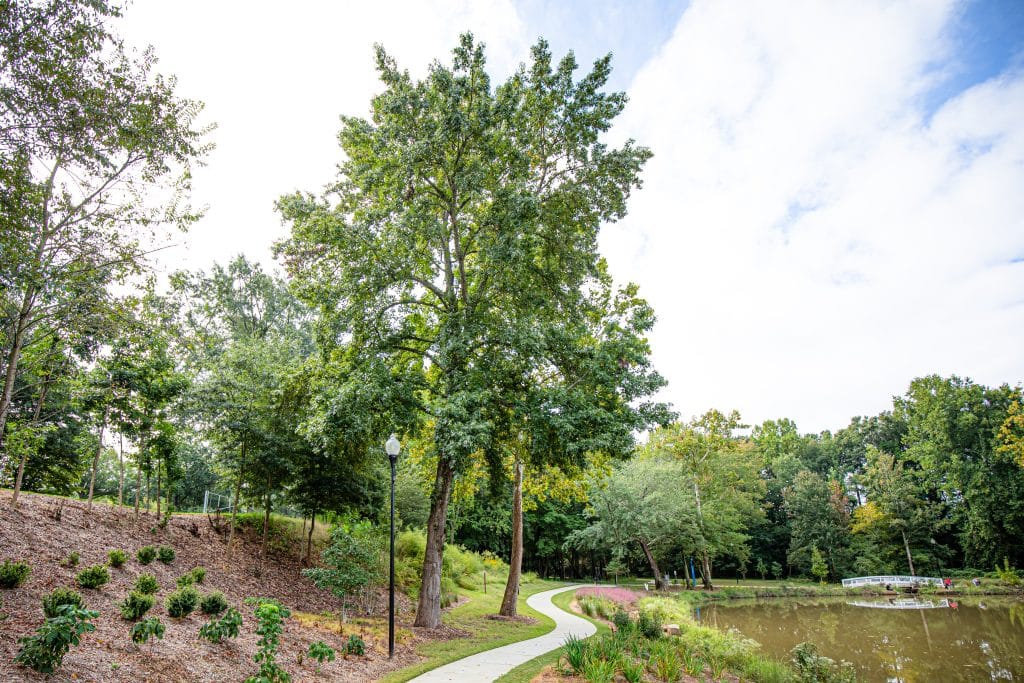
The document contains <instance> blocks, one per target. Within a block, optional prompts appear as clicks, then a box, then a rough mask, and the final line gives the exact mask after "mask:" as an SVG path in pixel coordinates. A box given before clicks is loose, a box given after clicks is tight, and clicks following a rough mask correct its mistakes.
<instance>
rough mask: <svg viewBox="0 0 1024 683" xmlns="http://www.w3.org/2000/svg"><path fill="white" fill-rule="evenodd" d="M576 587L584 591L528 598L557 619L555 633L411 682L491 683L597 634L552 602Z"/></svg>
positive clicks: (480, 655) (453, 664) (560, 590)
mask: <svg viewBox="0 0 1024 683" xmlns="http://www.w3.org/2000/svg"><path fill="white" fill-rule="evenodd" d="M577 588H583V585H582V584H578V585H574V586H563V587H562V588H555V589H553V590H549V591H544V592H543V593H536V594H534V595H531V596H530V597H528V598H527V599H526V604H527V605H529V606H530V607H532V608H533V609H535V610H537V611H538V612H540V613H541V614H543V615H545V616H548V617H551V618H552V619H553V620H554V622H555V630H553V631H549V632H548V633H546V634H544V635H542V636H538V637H536V638H530V639H529V640H521V641H519V642H518V643H512V644H511V645H505V646H503V647H498V648H495V649H493V650H487V651H485V652H479V653H477V654H475V655H470V656H469V657H466V658H465V659H459V660H456V661H454V662H451V663H449V664H445V665H444V666H440V667H438V668H436V669H434V670H433V671H428V672H427V673H425V674H423V675H422V676H417V677H416V678H414V679H412V680H411V681H410V682H409V683H489V682H490V681H493V680H494V679H496V678H498V677H499V676H503V675H504V674H507V673H508V672H509V671H511V670H512V669H514V668H516V667H517V666H519V665H520V664H525V663H526V662H528V661H530V660H531V659H533V658H534V657H539V656H540V655H542V654H544V653H545V652H550V651H552V650H556V649H558V648H560V647H561V646H562V644H563V643H565V639H566V637H568V636H570V635H573V636H576V637H578V638H586V637H587V636H592V635H594V634H595V633H597V627H595V626H594V625H593V624H591V623H590V622H589V621H587V620H586V619H582V618H580V617H578V616H576V615H575V614H569V613H568V612H566V611H564V610H561V609H559V608H558V607H555V605H554V604H553V603H552V602H551V597H552V596H553V595H556V594H558V593H564V592H565V591H570V590H576V589H577Z"/></svg>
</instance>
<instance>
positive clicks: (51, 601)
mask: <svg viewBox="0 0 1024 683" xmlns="http://www.w3.org/2000/svg"><path fill="white" fill-rule="evenodd" d="M61 605H74V606H75V607H78V608H79V609H81V608H82V595H81V594H80V593H79V592H78V591H76V590H74V589H71V588H65V587H63V586H62V587H59V588H54V589H53V590H52V591H50V592H49V593H48V594H47V595H44V596H43V614H45V615H46V616H47V618H51V619H52V618H53V617H55V616H57V612H58V610H57V608H58V607H60V606H61Z"/></svg>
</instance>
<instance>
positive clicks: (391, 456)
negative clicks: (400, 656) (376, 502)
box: [384, 434, 402, 659]
mask: <svg viewBox="0 0 1024 683" xmlns="http://www.w3.org/2000/svg"><path fill="white" fill-rule="evenodd" d="M401 449H402V445H401V444H400V443H398V439H397V438H396V437H395V435H394V434H392V435H391V438H389V439H388V440H387V443H385V444H384V451H385V452H386V453H387V454H388V460H390V461H391V572H390V577H389V579H388V659H391V658H392V657H394V656H395V463H396V462H398V452H399V451H400V450H401Z"/></svg>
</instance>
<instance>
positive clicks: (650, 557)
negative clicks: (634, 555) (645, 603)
mask: <svg viewBox="0 0 1024 683" xmlns="http://www.w3.org/2000/svg"><path fill="white" fill-rule="evenodd" d="M640 547H641V548H643V551H644V557H646V558H647V563H648V564H649V565H651V571H652V572H654V588H655V590H663V589H664V588H665V582H664V580H663V579H662V578H661V570H660V569H658V562H657V560H655V559H654V553H652V552H651V547H650V546H649V545H647V541H640Z"/></svg>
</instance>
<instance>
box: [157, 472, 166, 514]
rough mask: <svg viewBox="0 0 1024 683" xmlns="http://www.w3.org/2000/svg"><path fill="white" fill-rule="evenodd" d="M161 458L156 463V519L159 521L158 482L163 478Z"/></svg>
mask: <svg viewBox="0 0 1024 683" xmlns="http://www.w3.org/2000/svg"><path fill="white" fill-rule="evenodd" d="M163 469H164V468H163V458H160V459H158V460H157V461H156V517H157V519H160V483H161V482H160V480H161V479H162V478H163Z"/></svg>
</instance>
